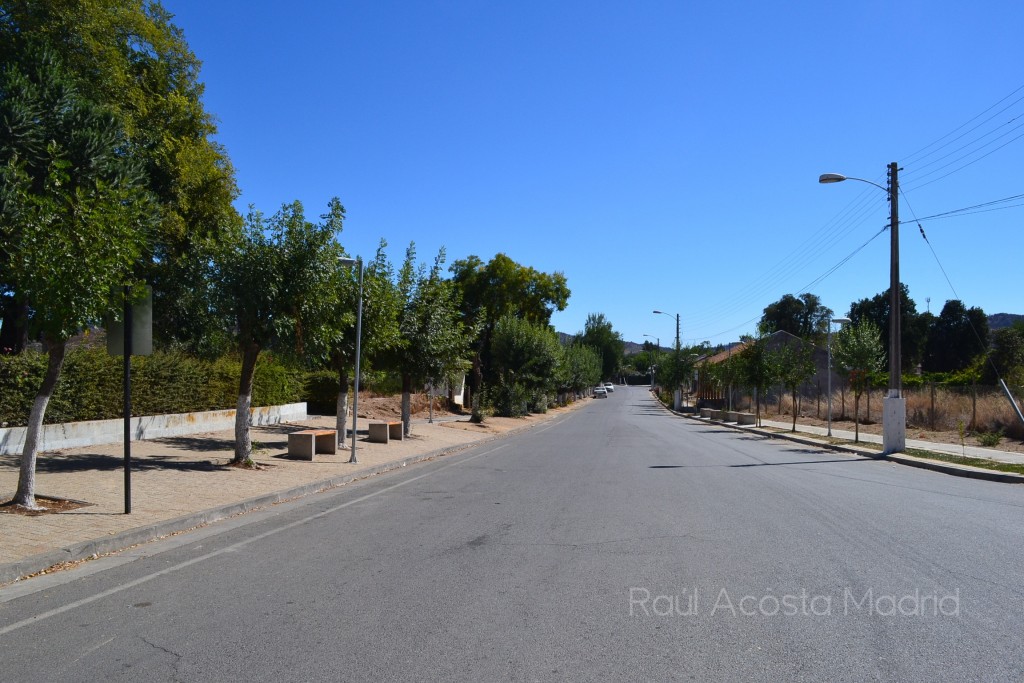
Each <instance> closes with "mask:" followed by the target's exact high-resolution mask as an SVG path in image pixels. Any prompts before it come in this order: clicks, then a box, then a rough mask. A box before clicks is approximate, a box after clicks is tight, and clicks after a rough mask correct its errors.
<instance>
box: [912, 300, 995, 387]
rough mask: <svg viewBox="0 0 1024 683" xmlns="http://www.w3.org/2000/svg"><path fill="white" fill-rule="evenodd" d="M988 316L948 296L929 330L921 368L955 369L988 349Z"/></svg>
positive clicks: (932, 370) (966, 365)
mask: <svg viewBox="0 0 1024 683" xmlns="http://www.w3.org/2000/svg"><path fill="white" fill-rule="evenodd" d="M988 341H989V331H988V316H986V315H985V312H984V311H983V310H981V309H980V308H977V307H971V308H966V307H965V306H964V304H963V302H961V301H958V300H955V299H951V300H949V301H947V302H946V304H945V305H944V306H943V307H942V312H941V313H940V314H939V317H938V318H936V319H935V321H934V322H933V323H932V325H931V328H930V329H929V331H928V341H927V343H926V345H925V355H924V363H923V369H924V370H925V371H927V372H954V371H956V370H963V369H965V368H967V367H968V366H969V365H970V364H971V362H972V361H973V360H975V359H976V358H977V357H978V356H980V355H982V354H983V353H985V352H986V351H987V350H988Z"/></svg>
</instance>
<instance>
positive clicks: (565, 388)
mask: <svg viewBox="0 0 1024 683" xmlns="http://www.w3.org/2000/svg"><path fill="white" fill-rule="evenodd" d="M600 381H601V355H600V354H599V353H598V352H597V351H596V350H595V349H593V348H591V347H589V346H584V345H582V344H578V343H571V344H568V345H567V346H564V347H563V350H562V361H561V363H560V364H559V370H558V378H557V383H558V390H559V391H561V392H564V393H569V392H572V393H573V394H575V395H576V396H577V397H578V396H579V394H580V393H582V392H583V391H584V390H586V389H587V388H588V387H592V386H594V385H595V384H597V383H598V382H600Z"/></svg>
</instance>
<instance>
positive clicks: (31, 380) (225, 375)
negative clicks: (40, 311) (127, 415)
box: [0, 347, 337, 427]
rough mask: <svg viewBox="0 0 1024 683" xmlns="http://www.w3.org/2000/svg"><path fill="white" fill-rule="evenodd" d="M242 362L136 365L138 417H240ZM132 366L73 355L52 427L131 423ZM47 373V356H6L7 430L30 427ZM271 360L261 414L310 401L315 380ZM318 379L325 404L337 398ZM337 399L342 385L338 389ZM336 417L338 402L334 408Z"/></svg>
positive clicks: (160, 358)
mask: <svg viewBox="0 0 1024 683" xmlns="http://www.w3.org/2000/svg"><path fill="white" fill-rule="evenodd" d="M241 367H242V362H241V359H240V358H239V357H237V356H225V357H222V358H218V359H217V360H214V361H205V360H200V359H197V358H193V357H191V356H188V355H185V354H183V353H180V352H175V351H157V352H155V353H154V354H153V355H151V356H138V357H135V358H133V359H132V387H131V389H132V414H133V415H161V414H167V413H191V412H199V411H204V410H224V409H232V408H234V407H235V405H236V403H237V401H238V377H239V375H240V373H241ZM123 368H124V365H123V361H122V359H121V358H120V357H118V356H110V355H108V354H107V352H106V350H105V349H102V348H95V347H94V348H88V347H78V348H75V349H73V350H71V351H69V352H68V354H67V357H66V358H65V360H64V367H63V369H62V370H61V376H60V381H59V382H58V383H57V389H56V391H55V392H54V395H53V398H52V399H51V400H50V403H49V405H48V406H47V410H46V420H45V421H46V423H47V424H58V423H61V422H79V421H82V420H106V419H116V418H119V417H122V416H123V415H124V387H123V377H124V369H123ZM45 373H46V355H45V354H43V353H40V352H37V351H26V352H24V353H21V354H18V355H16V356H0V426H6V427H23V426H25V425H26V424H27V422H28V416H29V411H30V410H31V409H32V402H33V400H34V399H35V394H36V392H37V391H38V390H39V386H40V384H41V383H42V380H43V376H44V374H45ZM318 376H319V373H307V372H306V371H304V370H303V369H301V368H296V367H292V366H289V365H287V364H285V363H283V362H282V361H281V360H279V359H278V358H276V357H275V356H274V355H273V354H271V353H262V354H260V357H259V360H258V361H257V363H256V374H255V377H254V379H253V397H252V398H253V400H252V404H253V405H254V406H268V405H282V404H285V403H296V402H299V401H303V400H306V397H307V395H308V394H309V386H310V385H313V384H314V383H313V382H311V381H309V380H310V378H311V377H318ZM323 384H324V383H323V382H322V380H320V379H318V380H317V383H315V386H316V387H317V389H318V390H317V392H316V394H317V397H318V398H320V397H322V396H323V395H324V393H326V391H329V390H330V389H329V388H328V387H324V386H323ZM333 386H334V389H333V390H334V391H337V380H335V381H334V385H333ZM331 408H332V410H333V400H332V401H331Z"/></svg>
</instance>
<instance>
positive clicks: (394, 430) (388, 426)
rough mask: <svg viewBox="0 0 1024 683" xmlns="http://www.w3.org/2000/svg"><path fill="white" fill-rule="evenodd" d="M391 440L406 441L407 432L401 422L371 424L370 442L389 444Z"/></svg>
mask: <svg viewBox="0 0 1024 683" xmlns="http://www.w3.org/2000/svg"><path fill="white" fill-rule="evenodd" d="M390 439H394V440H395V441H402V440H403V439H405V431H404V430H403V429H402V423H401V422H371V423H370V435H369V437H368V438H367V440H368V441H371V442H373V443H387V442H388V441H389V440H390Z"/></svg>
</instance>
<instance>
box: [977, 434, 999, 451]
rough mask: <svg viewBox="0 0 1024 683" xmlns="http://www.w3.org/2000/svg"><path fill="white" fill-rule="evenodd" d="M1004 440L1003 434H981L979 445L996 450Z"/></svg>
mask: <svg viewBox="0 0 1024 683" xmlns="http://www.w3.org/2000/svg"><path fill="white" fill-rule="evenodd" d="M1002 440H1003V433H1002V432H980V433H979V434H978V443H979V444H981V445H982V446H984V447H985V448H995V447H996V446H998V445H999V442H1000V441H1002Z"/></svg>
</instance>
